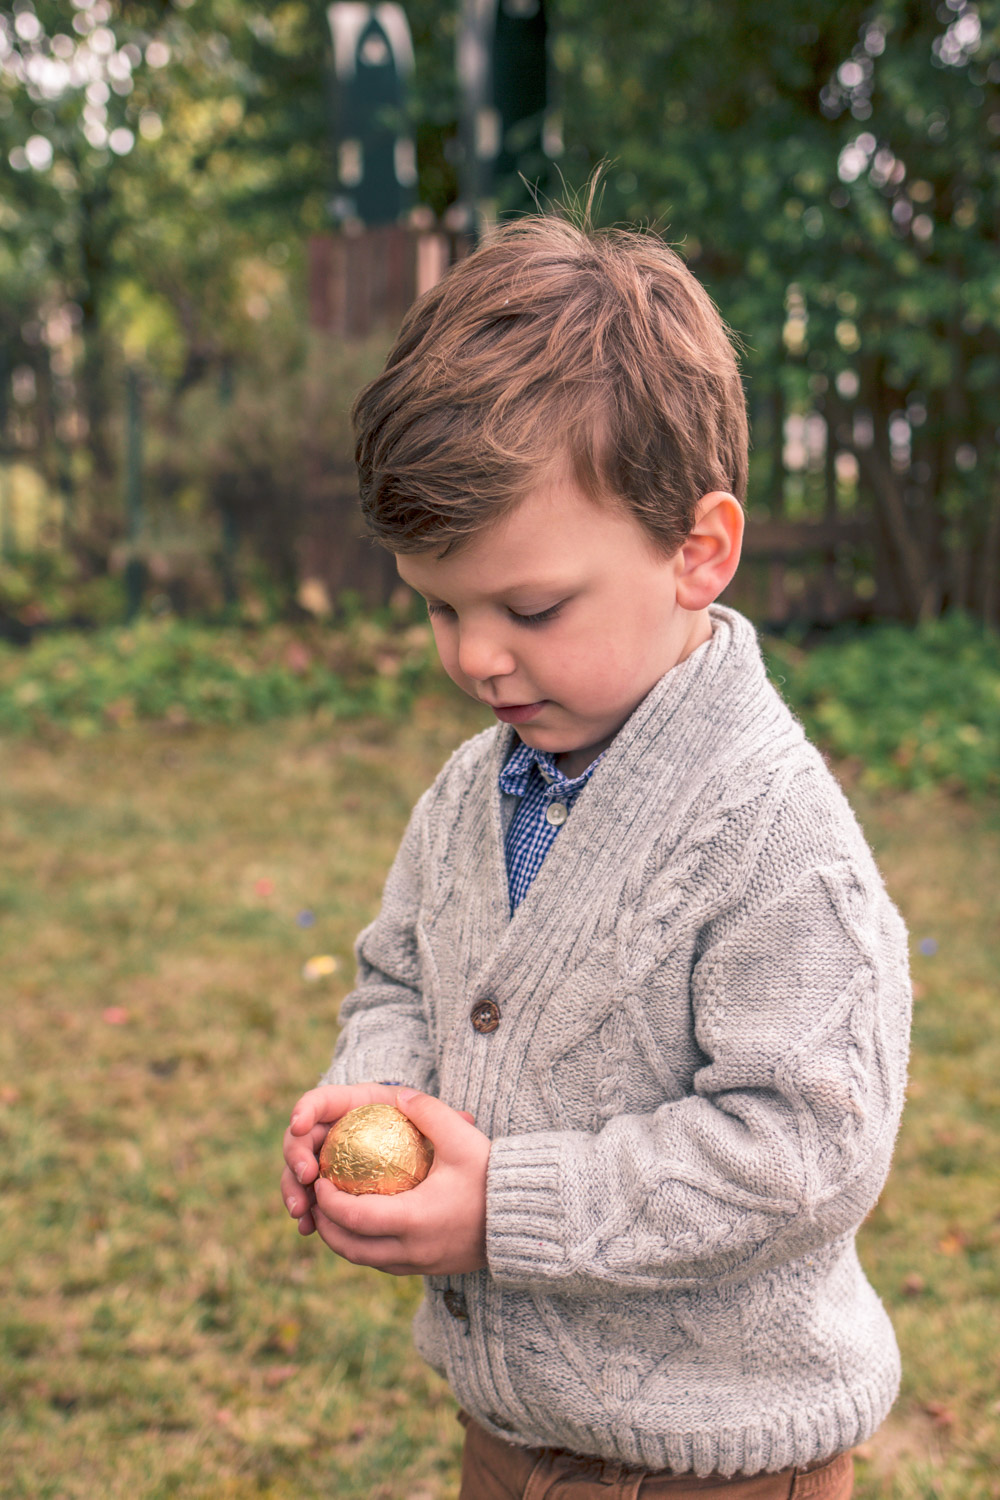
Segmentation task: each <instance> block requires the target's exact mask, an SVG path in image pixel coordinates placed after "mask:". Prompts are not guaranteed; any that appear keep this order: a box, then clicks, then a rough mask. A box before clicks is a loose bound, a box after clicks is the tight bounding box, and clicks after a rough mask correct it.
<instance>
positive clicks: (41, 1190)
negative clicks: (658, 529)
mask: <svg viewBox="0 0 1000 1500" xmlns="http://www.w3.org/2000/svg"><path fill="white" fill-rule="evenodd" d="M482 722H483V721H482V720H481V719H479V718H477V717H476V716H475V715H474V710H473V708H472V706H471V705H470V706H469V707H468V708H467V709H466V710H462V709H461V708H460V707H458V706H455V705H453V704H452V702H451V701H450V700H449V701H448V702H447V703H444V702H434V701H430V700H425V701H424V702H422V703H421V705H419V707H418V710H417V712H416V714H415V716H414V718H413V719H412V720H411V722H410V723H408V724H406V725H405V726H402V727H398V726H390V725H386V724H382V723H375V722H366V723H357V724H352V725H345V726H344V727H342V728H336V729H330V728H329V727H327V728H325V729H318V728H317V727H316V726H315V725H312V724H310V723H308V722H306V721H301V720H299V721H290V722H287V723H283V724H280V725H274V724H269V725H265V726H263V727H254V728H247V729H240V730H237V731H222V730H218V731H217V730H202V731H198V732H196V733H188V734H185V733H174V734H167V733H164V732H163V731H157V730H146V729H137V730H135V731H133V732H131V733H127V734H117V735H114V734H109V735H102V736H99V737H97V738H95V739H92V740H89V741H85V742H83V743H69V742H67V743H65V744H57V745H50V746H44V745H41V744H38V743H34V742H31V741H16V742H15V741H9V742H6V743H3V744H0V846H2V849H3V858H2V861H0V949H2V951H3V955H4V957H3V979H2V986H3V995H4V999H3V1015H4V1026H3V1031H2V1038H0V1132H2V1155H0V1187H2V1192H3V1202H4V1214H3V1219H2V1224H0V1298H2V1302H3V1307H4V1312H3V1315H2V1328H0V1337H2V1351H0V1413H2V1414H0V1452H2V1453H3V1455H4V1457H3V1461H2V1465H0V1495H3V1496H4V1497H15V1496H17V1497H26V1500H27V1497H30V1500H45V1497H52V1500H56V1497H58V1500H75V1497H85V1500H93V1497H96V1496H100V1497H102V1500H124V1497H129V1500H134V1497H136V1496H143V1497H157V1500H158V1497H161V1496H170V1495H178V1496H182V1497H185V1500H200V1497H205V1500H216V1497H242V1496H247V1497H249V1496H261V1495H264V1496H270V1497H274V1500H279V1497H290V1500H291V1497H295V1500H312V1497H316V1500H319V1497H325V1500H330V1497H335V1500H449V1497H453V1496H454V1494H455V1491H456V1481H457V1463H456V1460H457V1455H458V1451H459V1440H460V1429H459V1427H458V1425H457V1424H456V1422H455V1418H454V1403H453V1401H452V1399H451V1397H450V1395H449V1393H448V1391H447V1389H446V1388H445V1386H444V1385H443V1384H442V1382H441V1381H440V1380H439V1379H438V1378H437V1377H436V1376H435V1375H434V1374H433V1373H432V1372H430V1371H428V1370H427V1369H426V1368H425V1367H424V1366H423V1365H422V1363H421V1362H420V1360H419V1359H418V1358H417V1357H416V1355H415V1354H414V1353H413V1352H412V1350H411V1348H410V1343H409V1333H408V1325H409V1319H410V1315H411V1313H412V1311H413V1309H414V1307H415V1305H416V1302H417V1300H418V1296H419V1284H418V1283H416V1282H414V1281H412V1280H397V1279H394V1278H392V1277H384V1276H381V1275H379V1274H378V1273H376V1272H374V1271H368V1270H365V1269H357V1268H353V1267H350V1266H347V1265H346V1264H344V1263H342V1262H337V1261H336V1260H335V1259H334V1258H333V1257H332V1256H331V1255H330V1254H329V1252H328V1251H327V1250H326V1249H325V1248H324V1247H323V1246H322V1244H320V1242H319V1241H318V1240H317V1239H315V1238H313V1239H310V1240H308V1241H302V1240H300V1239H299V1237H298V1236H297V1235H296V1233H295V1229H294V1226H293V1225H292V1224H291V1223H290V1221H289V1220H288V1219H287V1217H286V1215H285V1214H284V1212H283V1210H282V1208H281V1205H280V1202H279V1198H278V1193H277V1176H278V1171H279V1166H280V1144H279V1143H280V1139H281V1134H282V1131H283V1128H284V1125H285V1122H286V1119H287V1113H288V1109H289V1107H290V1105H291V1103H292V1102H293V1101H294V1099H295V1098H296V1096H297V1095H298V1093H299V1092H300V1091H301V1089H302V1088H303V1087H306V1086H309V1085H311V1084H312V1083H313V1082H314V1081H315V1079H316V1077H317V1075H318V1074H319V1072H320V1071H321V1069H322V1068H323V1067H324V1066H325V1064H326V1062H327V1060H328V1057H329V1054H330V1051H331V1048H332V1043H333V1035H334V1022H335V1017H336V1013H337V1005H338V1002H339V999H340V997H341V995H342V994H343V992H344V990H345V989H346V987H347V986H348V984H349V980H350V974H351V944H352V941H353V938H354V936H355V934H356V932H357V930H358V928H359V927H360V926H361V925H362V924H363V923H364V922H365V921H366V920H368V918H369V916H370V915H371V913H372V912H373V909H374V907H375V905H376V903H377V900H378V896H379V892H380V889H381V883H382V880H383V877H384V874H385V871H386V868H387V866H388V864H389V861H390V859H391V857H392V853H393V851H394V848H395V845H396V841H397V838H398V836H399V833H400V831H401V828H402V825H403V823H404V820H405V818H406V815H407V812H408V810H409V807H410V805H411V804H412V802H413V800H414V799H415V797H416V795H417V793H418V792H419V791H420V790H421V789H422V788H423V787H424V786H425V785H426V784H427V782H428V781H429V780H430V779H431V777H432V776H433V774H434V772H435V771H436V770H437V768H438V767H439V765H440V764H441V762H442V760H443V759H444V757H445V755H446V754H447V752H448V750H449V749H450V748H451V747H452V746H453V745H454V744H455V743H457V741H458V740H459V739H460V738H461V737H462V736H463V735H465V734H467V733H470V732H471V731H472V730H473V729H475V728H476V727H478V725H479V724H480V723H482ZM854 801H855V805H856V806H857V808H858V812H859V814H860V816H861V819H862V821H863V823H864V825H865V827H866V829H867V831H868V834H869V837H870V839H871V841H872V843H873V845H874V846H875V849H876V851H877V854H878V856H879V858H880V861H881V863H882V867H883V869H884V871H885V873H886V876H887V879H888V883H889V886H890V889H891V890H892V892H893V895H894V897H895V899H896V901H897V903H898V904H899V905H900V907H901V908H902V910H903V913H904V915H905V916H906V918H907V919H908V921H909V923H910V928H911V933H912V936H913V967H914V975H915V979H916V985H917V996H918V999H917V1005H916V1026H915V1056H914V1063H913V1071H912V1087H911V1091H910V1104H909V1109H908V1113H907V1117H906V1121H905V1125H904V1129H903V1134H902V1138H901V1141H900V1145H899V1149H898V1153H897V1157H896V1165H895V1170H894V1173H893V1177H892V1179H891V1181H890V1183H889V1186H888V1188H887V1190H886V1192H885V1195H884V1196H883V1199H882V1201H881V1203H880V1204H879V1206H878V1208H877V1209H876V1211H875V1212H874V1214H873V1215H872V1216H871V1218H870V1220H869V1221H868V1223H867V1224H866V1226H865V1228H864V1230H863V1234H862V1258H863V1260H864V1263H865V1265H866V1267H867V1269H868V1271H869V1274H870V1275H871V1277H872V1279H873V1281H874V1282H875V1284H876V1286H877V1288H878V1290H879V1291H880V1293H881V1295H882V1296H883V1297H884V1298H885V1300H886V1302H887V1303H888V1304H889V1306H890V1308H891V1311H892V1314H893V1317H894V1319H895V1323H896V1327H897V1330H898V1332H899V1337H900V1342H901V1344H902V1347H903V1356H904V1364H905V1378H904V1387H903V1392H902V1395H901V1397H900V1400H899V1403H898V1405H897V1407H896V1409H895V1411H894V1413H893V1415H892V1417H891V1418H890V1420H889V1422H888V1423H887V1424H886V1426H885V1428H884V1429H883V1430H882V1432H881V1433H880V1434H879V1435H878V1436H877V1437H876V1438H875V1439H874V1440H873V1441H872V1442H871V1443H870V1444H869V1445H867V1447H866V1449H865V1450H864V1452H863V1454H862V1459H861V1462H860V1463H859V1464H858V1486H857V1491H856V1494H857V1496H858V1500H874V1497H876V1496H878V1497H886V1500H889V1497H892V1500H924V1497H928V1500H929V1497H940V1500H998V1497H1000V1478H998V1477H997V1468H996V1456H997V1454H998V1453H1000V1380H998V1349H1000V1315H998V1312H997V1308H998V1306H1000V1302H998V1293H1000V1215H998V1208H1000V1162H998V1149H997V1148H998V1135H1000V1132H998V1128H997V1127H998V1114H1000V1017H998V1006H997V1000H998V987H1000V986H998V980H997V973H998V967H1000V966H998V956H1000V955H998V953H997V934H998V927H1000V924H998V922H997V916H998V892H1000V814H998V813H997V810H996V809H995V808H993V807H989V806H986V805H984V804H979V805H969V804H963V803H961V802H957V801H954V800H949V799H947V798H945V797H940V796H935V795H917V794H902V793H900V794H892V795H887V794H882V795H881V796H880V797H879V798H878V800H874V799H872V798H870V797H868V796H867V795H863V794H860V793H858V794H856V795H854ZM310 913H311V914H313V917H314V922H313V925H307V924H308V923H309V922H310V916H309V914H310ZM991 944H992V949H991ZM921 945H922V947H923V949H924V951H921ZM931 950H933V951H931ZM321 953H328V954H332V955H334V956H335V957H336V959H337V960H338V963H339V968H338V971H337V972H336V974H334V975H333V977H332V978H326V979H320V980H318V981H316V982H312V983H310V982H307V981H306V980H305V979H303V977H302V966H303V964H304V962H305V961H306V960H307V959H309V958H310V957H311V956H313V955H315V954H321Z"/></svg>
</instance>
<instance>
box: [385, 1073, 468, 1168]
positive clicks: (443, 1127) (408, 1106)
mask: <svg viewBox="0 0 1000 1500" xmlns="http://www.w3.org/2000/svg"><path fill="white" fill-rule="evenodd" d="M396 1104H397V1107H398V1108H399V1109H401V1110H402V1111H403V1114H404V1115H406V1116H407V1118H408V1119H410V1120H412V1121H413V1123H414V1125H415V1126H416V1127H417V1129H418V1130H419V1131H420V1133H421V1135H425V1136H426V1137H427V1139H428V1140H429V1141H432V1142H433V1143H434V1150H435V1153H442V1154H446V1153H448V1148H449V1147H451V1146H452V1145H453V1144H455V1137H456V1134H460V1133H464V1127H465V1126H466V1125H472V1124H473V1120H472V1116H471V1115H470V1114H469V1113H468V1111H467V1110H464V1109H463V1110H458V1109H452V1107H451V1105H450V1104H445V1103H444V1101H443V1100H441V1099H435V1098H434V1096H433V1095H432V1094H420V1093H418V1092H417V1091H416V1089H397V1090H396ZM459 1120H461V1121H462V1124H461V1125H459V1124H458V1121H459ZM473 1128H475V1127H473Z"/></svg>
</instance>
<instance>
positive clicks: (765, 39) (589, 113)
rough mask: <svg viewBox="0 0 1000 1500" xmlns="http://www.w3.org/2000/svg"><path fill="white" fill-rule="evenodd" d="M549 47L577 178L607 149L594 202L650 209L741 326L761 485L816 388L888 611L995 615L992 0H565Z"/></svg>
mask: <svg viewBox="0 0 1000 1500" xmlns="http://www.w3.org/2000/svg"><path fill="white" fill-rule="evenodd" d="M554 60H555V64H556V67H557V70H558V73H559V77H560V81H561V89H562V99H563V107H564V112H565V117H566V136H567V141H568V142H569V155H568V163H567V169H568V172H569V174H570V176H571V179H572V180H575V181H579V180H580V179H581V178H582V177H583V176H584V175H585V173H586V171H587V170H588V169H590V168H591V167H592V166H593V165H594V164H596V163H597V162H598V161H599V160H601V159H602V158H606V157H610V158H611V159H612V161H613V167H612V170H611V172H610V173H609V176H608V181H607V186H606V191H605V195H604V200H603V204H602V206H601V210H600V212H601V216H602V218H603V219H604V220H605V221H615V220H620V219H629V220H634V219H637V218H638V219H646V220H648V221H649V222H652V223H654V224H656V225H658V226H661V227H663V228H664V229H665V231H666V233H667V235H668V237H669V238H671V239H673V240H674V241H676V242H677V243H678V247H679V248H680V249H681V251H682V253H683V254H685V255H686V256H687V258H688V259H689V260H690V261H691V262H692V264H693V266H694V268H695V269H696V271H697V272H698V274H699V276H701V277H702V278H703V279H704V280H705V281H706V283H707V284H708V285H709V287H710V288H711V289H712V290H713V292H714V295H715V297H716V299H717V301H718V302H719V303H720V305H721V306H722V308H723V309H724V311H725V313H726V315H727V317H728V319H729V320H730V322H731V323H732V324H733V325H734V326H735V327H736V328H737V330H738V331H739V332H740V333H741V334H742V335H743V337H744V338H745V340H746V341H747V345H748V349H747V358H746V371H747V376H748V385H749V394H750V400H751V405H752V408H753V409H754V412H755V418H756V420H755V431H756V434H757V442H758V447H759V448H760V447H762V448H763V452H760V453H759V454H758V456H757V458H756V460H755V467H756V476H755V494H756V496H757V499H758V501H759V502H762V503H763V505H764V506H765V507H766V506H767V505H768V504H770V505H772V506H773V507H774V508H775V509H778V508H780V503H781V500H782V474H783V469H782V461H781V453H782V447H783V443H784V439H785V427H784V422H783V417H784V414H785V412H786V410H787V409H788V408H789V407H790V406H792V405H795V404H797V405H798V407H799V408H800V409H805V408H807V407H816V408H818V409H819V410H820V411H821V412H822V413H823V414H824V416H825V418H826V421H827V423H828V426H829V430H830V439H829V443H828V448H829V449H830V451H831V457H833V456H834V453H833V450H834V448H839V449H841V450H842V451H844V452H847V453H850V454H853V456H854V457H855V459H856V461H857V463H858V465H859V467H860V472H861V480H862V484H863V487H864V489H865V491H866V492H867V494H868V495H869V496H870V497H871V499H872V501H873V503H874V504H875V506H876V509H877V512H878V518H879V525H880V529H881V532H882V536H883V541H884V546H885V551H886V552H887V554H888V556H889V557H890V559H891V565H892V572H893V575H894V582H895V586H896V591H897V594H898V598H899V601H900V605H901V608H902V610H903V611H904V612H905V613H907V614H909V615H910V616H911V617H916V616H919V615H926V614H934V613H937V612H938V611H939V610H940V609H941V608H942V607H943V606H945V605H947V604H958V605H964V606H971V607H975V608H977V609H978V610H980V611H981V612H982V613H983V614H984V615H985V616H986V617H987V618H992V619H994V620H995V619H996V618H997V613H998V609H1000V597H998V588H997V579H998V575H1000V466H998V455H997V444H996V434H997V429H998V426H1000V262H998V260H997V255H996V233H997V226H998V223H1000V173H998V170H997V162H998V156H997V149H996V147H997V136H998V135H1000V4H998V3H997V0H980V3H977V4H972V3H969V0H946V3H945V4H940V5H937V6H936V7H935V6H931V5H927V4H924V3H921V0H882V3H879V4H876V5H873V6H862V5H844V4H842V3H840V0H777V3H775V4H772V5H769V6H767V7H765V8H760V7H749V6H746V5H744V4H742V3H741V0H695V3H693V4H692V3H681V0H664V3H661V4H659V5H657V6H656V7H655V8H652V9H651V8H650V7H648V6H646V5H644V4H641V3H640V0H614V3H611V0H561V6H560V20H559V24H558V35H557V37H556V41H555V48H554ZM849 409H850V412H849ZM849 415H850V418H851V421H850V422H849V421H848V417H849ZM852 423H853V426H852V425H851V424H852Z"/></svg>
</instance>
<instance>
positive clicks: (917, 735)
mask: <svg viewBox="0 0 1000 1500" xmlns="http://www.w3.org/2000/svg"><path fill="white" fill-rule="evenodd" d="M768 657H769V663H770V670H771V675H772V676H773V677H774V679H775V681H776V682H777V683H778V685H779V687H780V689H781V692H782V693H783V695H784V696H785V698H786V699H787V700H788V702H789V703H790V704H791V706H792V708H793V709H794V710H795V712H796V713H797V714H798V715H799V716H800V717H801V718H802V720H803V722H804V724H805V727H806V730H807V732H808V733H809V735H810V737H811V738H813V739H814V740H815V741H816V742H817V743H818V744H819V745H821V746H822V747H823V749H824V750H826V751H827V752H828V753H829V754H830V755H832V756H833V757H835V758H836V759H839V760H851V761H853V762H855V763H856V765H857V767H858V768H859V769H860V772H861V779H862V782H863V784H865V785H866V786H870V787H872V788H879V787H888V786H893V787H913V788H916V787H928V786H931V785H935V784H940V785H944V786H946V787H949V788H952V789H954V790H956V791H963V792H971V793H978V794H985V793H996V792H997V791H1000V637H998V636H997V635H996V634H994V633H993V632H990V631H986V630H983V629H982V628H981V627H980V626H978V625H977V624H976V623H975V622H974V621H972V620H970V619H969V618H968V617H966V616H962V615H946V616H945V617H944V618H942V619H940V620H933V621H928V622H926V623H924V624H922V625H920V626H918V627H917V628H916V629H907V628H904V627H902V626H898V625H885V626H880V627H877V628H873V629H871V630H867V631H865V632H863V633H858V634H856V635H853V636H849V637H847V638H846V639H843V640H838V641H831V642H829V643H827V644H824V645H818V646H813V647H812V648H811V649H810V650H808V651H803V650H801V649H800V648H797V647H795V646H792V645H790V644H788V643H787V642H783V641H778V640H773V641H771V642H769V644H768Z"/></svg>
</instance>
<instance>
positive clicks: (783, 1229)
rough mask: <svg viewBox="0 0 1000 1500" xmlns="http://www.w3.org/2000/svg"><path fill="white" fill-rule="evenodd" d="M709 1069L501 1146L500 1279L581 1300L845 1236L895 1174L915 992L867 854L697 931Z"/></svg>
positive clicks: (699, 999)
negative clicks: (575, 1126) (653, 1098)
mask: <svg viewBox="0 0 1000 1500" xmlns="http://www.w3.org/2000/svg"><path fill="white" fill-rule="evenodd" d="M690 996H691V1005H692V1009H693V1016H694V1026H695V1035H696V1038H697V1041H698V1045H699V1047H700V1049H701V1052H702V1053H703V1054H704V1057H705V1059H706V1062H705V1065H704V1066H703V1067H701V1068H699V1069H698V1071H697V1072H696V1073H695V1075H694V1079H693V1086H692V1091H691V1093H689V1094H688V1095H687V1096H686V1097H684V1098H681V1099H678V1100H675V1101H671V1102H668V1103H665V1104H663V1105H662V1106H661V1107H660V1108H658V1109H656V1110H654V1111H653V1112H652V1113H650V1114H646V1115H635V1114H632V1115H628V1114H620V1115H618V1116H616V1117H614V1118H612V1119H611V1120H610V1121H609V1122H608V1123H607V1125H606V1126H605V1127H604V1128H603V1129H601V1130H600V1131H598V1132H596V1133H593V1134H591V1133H587V1132H585V1131H561V1130H560V1131H551V1132H549V1131H545V1132H537V1133H531V1134H527V1135H520V1136H510V1137H507V1138H502V1139H498V1140H496V1141H494V1143H493V1147H492V1152H491V1158H490V1167H489V1179H488V1189H487V1211H488V1220H487V1255H488V1260H489V1266H490V1270H491V1272H492V1274H493V1276H494V1277H495V1278H496V1280H497V1281H498V1282H499V1283H500V1284H501V1285H503V1286H509V1287H520V1288H528V1289H539V1290H545V1291H547V1292H550V1293H552V1292H560V1293H561V1292H565V1293H567V1294H576V1295H584V1296H586V1295H588V1294H591V1293H594V1292H598V1291H601V1290H606V1288H607V1285H608V1283H613V1284H615V1285H617V1286H618V1287H619V1288H627V1287H631V1288H635V1289H651V1288H654V1287H664V1286H671V1287H676V1288H683V1287H691V1288H693V1287H697V1286H699V1285H702V1284H705V1283H707V1282H711V1283H714V1284H715V1285H721V1284H724V1283H726V1282H727V1281H729V1282H737V1281H740V1280H742V1279H743V1278H745V1277H748V1276H750V1275H752V1274H756V1273H758V1272H760V1271H764V1270H767V1269H768V1268H770V1267H773V1266H776V1265H778V1264H780V1263H782V1262H787V1261H791V1260H794V1259H796V1258H798V1257H802V1256H809V1255H810V1254H811V1253H813V1252H814V1251H816V1250H817V1249H818V1248H819V1247H820V1246H822V1245H825V1244H829V1243H830V1242H831V1241H834V1240H836V1239H837V1238H838V1237H840V1236H842V1235H845V1234H850V1233H853V1231H854V1230H855V1228H856V1227H857V1225H858V1224H859V1223H860V1222H861V1220H862V1219H863V1218H864V1217H865V1215H866V1214H867V1213H868V1211H869V1210H870V1209H871V1207H872V1206H873V1204H874V1203H875V1201H876V1199H877V1197H878V1194H879V1192H880V1190H881V1187H882V1185H883V1182H884V1180H885V1177H886V1174H887V1172H888V1168H889V1162H890V1158H891V1153H892V1146H893V1141H894V1138H895V1134H896V1129H897V1125H898V1120H899V1115H900V1112H901V1108H902V1101H903V1091H904V1085H905V1067H906V1053H907V1037H908V1023H909V999H910V989H909V980H908V975H907V957H906V937H905V929H904V928H903V924H902V921H901V919H900V917H899V915H898V913H897V912H896V911H895V908H894V907H893V906H892V904H891V902H890V901H889V899H888V897H887V896H886V895H885V893H884V891H883V889H882V887H881V883H880V881H879V878H878V875H877V872H876V871H875V870H874V866H873V865H872V864H871V862H870V861H868V862H867V864H866V863H865V861H864V860H850V859H845V860H839V861H833V862H831V863H829V864H827V865H825V866H822V867H820V866H815V865H814V866H813V867H812V868H811V869H810V870H809V871H807V872H805V873H800V878H798V879H797V881H796V883H794V884H793V885H791V886H790V887H786V888H785V889H784V890H782V891H779V892H778V893H776V894H772V895H771V896H770V897H769V898H768V900H767V901H766V902H763V903H761V902H759V901H758V902H756V903H754V909H753V910H752V912H751V911H750V910H749V908H748V909H747V910H746V912H745V914H744V915H743V917H742V918H741V917H740V916H739V914H737V915H736V918H735V920H734V919H733V916H732V914H730V915H729V917H728V918H727V920H726V921H725V922H720V923H719V924H717V926H716V927H714V928H713V927H711V926H709V928H708V929H707V931H706V932H705V933H704V935H703V941H702V943H701V945H700V948H699V954H698V958H697V961H696V963H695V965H694V967H693V971H692V974H691V981H690Z"/></svg>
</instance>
